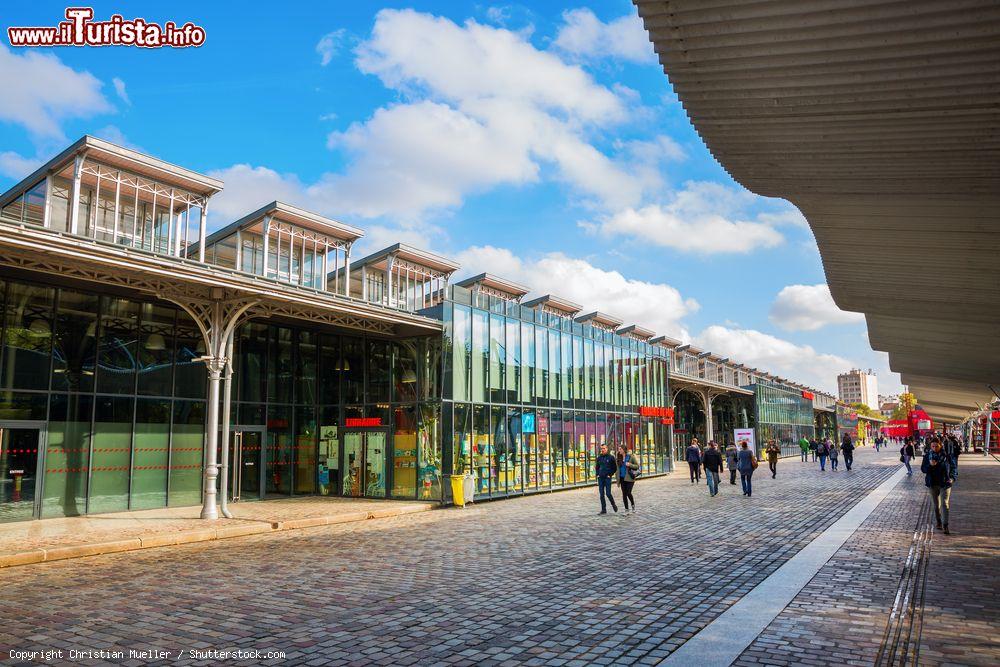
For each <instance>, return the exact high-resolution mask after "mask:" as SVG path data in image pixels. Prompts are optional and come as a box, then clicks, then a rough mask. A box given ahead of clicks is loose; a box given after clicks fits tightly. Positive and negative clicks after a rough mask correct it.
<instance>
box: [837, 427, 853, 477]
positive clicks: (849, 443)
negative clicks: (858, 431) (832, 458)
mask: <svg viewBox="0 0 1000 667" xmlns="http://www.w3.org/2000/svg"><path fill="white" fill-rule="evenodd" d="M840 451H842V452H844V465H845V466H847V469H848V470H850V469H851V465H852V464H853V463H854V441H853V440H851V435H850V434H849V433H845V434H844V442H843V443H841V445H840Z"/></svg>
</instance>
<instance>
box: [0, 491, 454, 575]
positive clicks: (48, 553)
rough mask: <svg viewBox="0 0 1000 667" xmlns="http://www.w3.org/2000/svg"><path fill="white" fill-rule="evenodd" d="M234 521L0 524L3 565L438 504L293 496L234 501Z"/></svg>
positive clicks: (157, 517) (151, 518)
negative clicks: (255, 500)
mask: <svg viewBox="0 0 1000 667" xmlns="http://www.w3.org/2000/svg"><path fill="white" fill-rule="evenodd" d="M229 507H230V510H231V511H232V513H233V515H234V517H235V518H234V519H225V518H220V519H218V520H214V521H204V520H202V519H200V518H199V515H200V513H201V506H196V507H167V508H161V509H153V510H143V511H138V512H115V513H111V514H92V515H87V516H79V517H69V518H59V519H42V520H40V521H18V522H11V523H0V567H6V566H11V565H22V564H24V563H36V562H41V561H45V560H57V559H62V558H68V557H69V558H72V557H77V556H78V555H84V554H87V553H110V552H113V551H131V550H133V549H139V548H143V547H147V548H148V547H150V546H164V545H169V544H177V543H180V544H186V543H190V542H202V541H207V540H212V539H218V538H226V537H239V536H245V535H250V534H256V533H265V532H269V531H272V530H282V529H289V528H301V527H307V526H312V525H320V524H325V523H333V522H340V521H360V520H365V519H369V518H377V517H381V516H390V515H394V514H398V513H410V512H416V511H423V510H429V509H436V508H437V507H438V504H437V503H426V502H400V501H383V500H363V499H353V498H322V497H305V498H288V499H278V500H268V501H266V502H241V503H233V504H231V505H230V506H229Z"/></svg>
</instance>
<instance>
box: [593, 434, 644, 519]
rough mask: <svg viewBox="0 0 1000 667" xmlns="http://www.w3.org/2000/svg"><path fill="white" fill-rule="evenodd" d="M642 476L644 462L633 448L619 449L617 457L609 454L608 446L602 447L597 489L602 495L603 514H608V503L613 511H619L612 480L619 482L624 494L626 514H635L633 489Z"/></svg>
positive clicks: (598, 460) (598, 459) (598, 458)
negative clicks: (613, 493)
mask: <svg viewBox="0 0 1000 667" xmlns="http://www.w3.org/2000/svg"><path fill="white" fill-rule="evenodd" d="M641 474H642V461H640V460H639V457H638V456H637V455H636V453H635V452H633V451H632V447H631V446H626V447H619V448H618V454H617V456H612V455H611V454H610V453H609V452H608V446H607V445H601V453H600V455H599V456H598V457H597V488H598V491H599V493H600V495H601V512H600V513H601V514H607V513H608V505H607V503H608V502H610V503H611V509H613V510H614V511H615V512H617V511H618V505H617V504H616V503H615V498H614V496H613V495H611V484H612V480H614V479H616V478H617V480H618V487H619V488H620V489H621V492H622V503H623V504H624V505H625V514H629V513H630V512H631V513H632V514H635V498H634V497H633V496H632V488H633V487H634V486H635V480H636V479H637V478H638V477H639V475H641Z"/></svg>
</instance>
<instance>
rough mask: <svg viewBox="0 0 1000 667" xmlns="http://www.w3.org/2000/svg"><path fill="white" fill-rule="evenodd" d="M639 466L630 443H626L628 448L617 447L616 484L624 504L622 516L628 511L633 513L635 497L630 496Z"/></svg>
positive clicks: (639, 463) (637, 458)
mask: <svg viewBox="0 0 1000 667" xmlns="http://www.w3.org/2000/svg"><path fill="white" fill-rule="evenodd" d="M641 467H642V466H641V461H640V460H639V457H638V456H636V454H635V453H634V452H633V451H632V446H631V445H628V449H625V448H623V447H619V448H618V486H620V487H621V490H622V502H623V503H624V504H625V511H624V512H623V513H622V516H625V515H626V514H629V513H630V512H631V513H632V514H635V498H634V497H633V496H632V487H634V486H635V478H636V477H637V476H638V475H639V469H640V468H641ZM629 507H631V510H630V509H629Z"/></svg>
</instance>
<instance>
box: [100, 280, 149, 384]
mask: <svg viewBox="0 0 1000 667" xmlns="http://www.w3.org/2000/svg"><path fill="white" fill-rule="evenodd" d="M138 326H139V304H138V303H136V302H135V301H129V300H128V299H118V298H114V297H103V298H102V304H101V326H100V329H99V331H100V335H101V341H100V345H99V347H98V350H99V352H98V365H97V391H99V392H102V393H106V394H132V393H135V366H136V357H137V354H138V344H137V340H136V339H137V337H138V333H139V332H138Z"/></svg>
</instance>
